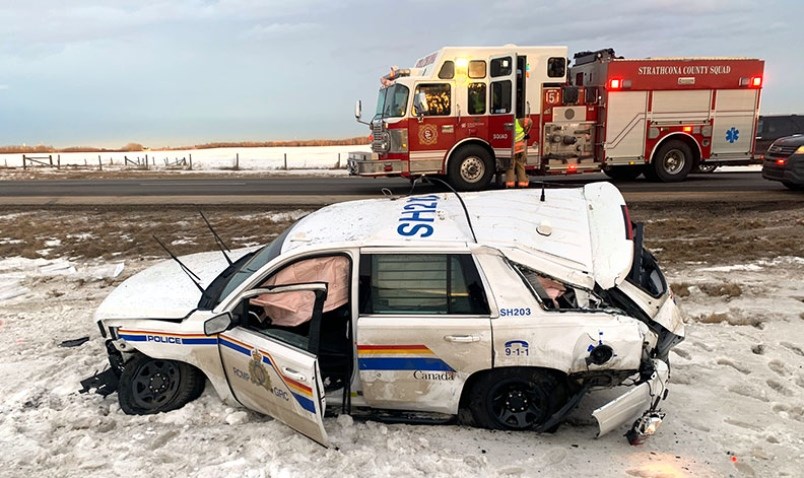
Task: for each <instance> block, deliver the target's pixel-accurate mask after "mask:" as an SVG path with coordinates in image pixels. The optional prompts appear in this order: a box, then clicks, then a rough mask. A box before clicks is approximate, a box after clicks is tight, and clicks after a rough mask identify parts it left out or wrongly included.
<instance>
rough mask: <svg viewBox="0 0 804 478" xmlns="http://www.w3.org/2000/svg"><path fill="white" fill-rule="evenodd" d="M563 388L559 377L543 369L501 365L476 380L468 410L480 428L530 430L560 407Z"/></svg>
mask: <svg viewBox="0 0 804 478" xmlns="http://www.w3.org/2000/svg"><path fill="white" fill-rule="evenodd" d="M562 390H563V387H561V386H560V385H559V381H558V380H557V379H556V377H555V376H554V375H552V374H550V373H548V372H545V371H543V370H533V369H526V368H502V369H499V370H495V371H493V372H489V373H488V374H487V375H485V376H483V377H481V378H480V379H478V381H477V382H475V383H474V386H473V387H472V390H471V392H470V393H471V395H470V397H469V410H470V412H471V414H472V418H473V419H474V422H475V424H477V425H478V426H480V427H483V428H490V429H492V430H529V429H533V428H536V427H537V426H539V425H541V424H543V423H544V422H546V421H547V420H548V419H549V418H550V416H552V415H553V414H554V413H555V412H556V411H557V410H558V409H559V408H561V406H562V405H563V403H562V402H563V399H562V397H563V396H564V394H563V393H561V391H562ZM550 431H553V430H550Z"/></svg>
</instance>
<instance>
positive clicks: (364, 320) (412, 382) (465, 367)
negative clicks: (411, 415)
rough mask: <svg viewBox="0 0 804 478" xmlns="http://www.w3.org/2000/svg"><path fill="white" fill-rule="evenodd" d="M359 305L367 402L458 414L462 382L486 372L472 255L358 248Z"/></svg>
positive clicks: (481, 296) (483, 313)
mask: <svg viewBox="0 0 804 478" xmlns="http://www.w3.org/2000/svg"><path fill="white" fill-rule="evenodd" d="M358 300H359V310H360V313H359V316H358V321H357V334H356V335H357V354H358V370H359V378H360V388H361V389H362V393H363V398H364V399H365V401H366V403H368V404H369V405H370V406H372V407H374V408H387V409H407V410H423V411H430V412H439V413H448V414H454V413H457V410H458V405H459V401H460V397H461V391H462V389H463V385H464V383H465V381H466V379H467V378H468V377H469V376H470V375H471V374H472V373H474V372H476V371H478V370H484V369H489V368H491V355H492V354H491V321H490V318H489V307H488V303H487V300H486V295H485V293H484V287H483V284H482V282H481V278H480V275H479V273H478V269H477V267H476V265H475V261H474V259H473V258H472V255H471V254H469V253H468V252H465V253H435V252H434V253H415V254H413V253H410V252H406V251H400V252H398V253H397V252H393V251H388V250H387V249H377V250H371V249H364V250H363V251H361V257H360V278H359V290H358Z"/></svg>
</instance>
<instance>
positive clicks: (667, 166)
mask: <svg viewBox="0 0 804 478" xmlns="http://www.w3.org/2000/svg"><path fill="white" fill-rule="evenodd" d="M690 171H692V150H691V149H690V147H689V146H688V145H687V144H686V143H684V142H683V141H679V140H675V139H671V140H670V141H667V142H666V143H664V144H662V146H661V147H660V148H659V149H658V150H657V151H656V153H655V154H654V155H653V161H651V164H650V166H649V167H647V168H646V170H645V177H646V178H648V179H650V180H653V181H661V182H663V183H672V182H677V181H683V180H684V179H685V178H686V177H687V175H688V174H689V173H690Z"/></svg>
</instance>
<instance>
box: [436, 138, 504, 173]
mask: <svg viewBox="0 0 804 478" xmlns="http://www.w3.org/2000/svg"><path fill="white" fill-rule="evenodd" d="M469 146H480V147H481V148H483V149H485V150H486V152H487V153H488V154H489V157H490V158H491V161H492V162H493V163H494V165H493V166H492V167H493V168H494V169H495V171H496V169H497V162H496V161H495V158H494V150H493V149H491V146H489V144H488V143H487V142H485V141H483V140H481V139H478V138H467V139H465V140H463V141H461V142H459V143H457V144H456V145H455V146H453V147H452V149H451V150H450V151H449V153H447V160H446V162H445V163H444V173H445V174H446V173H447V172H448V171H449V162H450V161H451V160H452V157H453V156H455V154H456V153H457V152H458V151H460V150H461V149H463V148H466V147H469Z"/></svg>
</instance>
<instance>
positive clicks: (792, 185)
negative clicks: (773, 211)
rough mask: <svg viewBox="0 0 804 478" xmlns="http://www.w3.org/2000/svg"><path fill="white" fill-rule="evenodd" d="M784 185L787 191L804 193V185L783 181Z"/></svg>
mask: <svg viewBox="0 0 804 478" xmlns="http://www.w3.org/2000/svg"><path fill="white" fill-rule="evenodd" d="M782 184H784V186H785V187H786V188H787V189H790V190H793V191H804V184H796V183H791V182H790V181H782Z"/></svg>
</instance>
